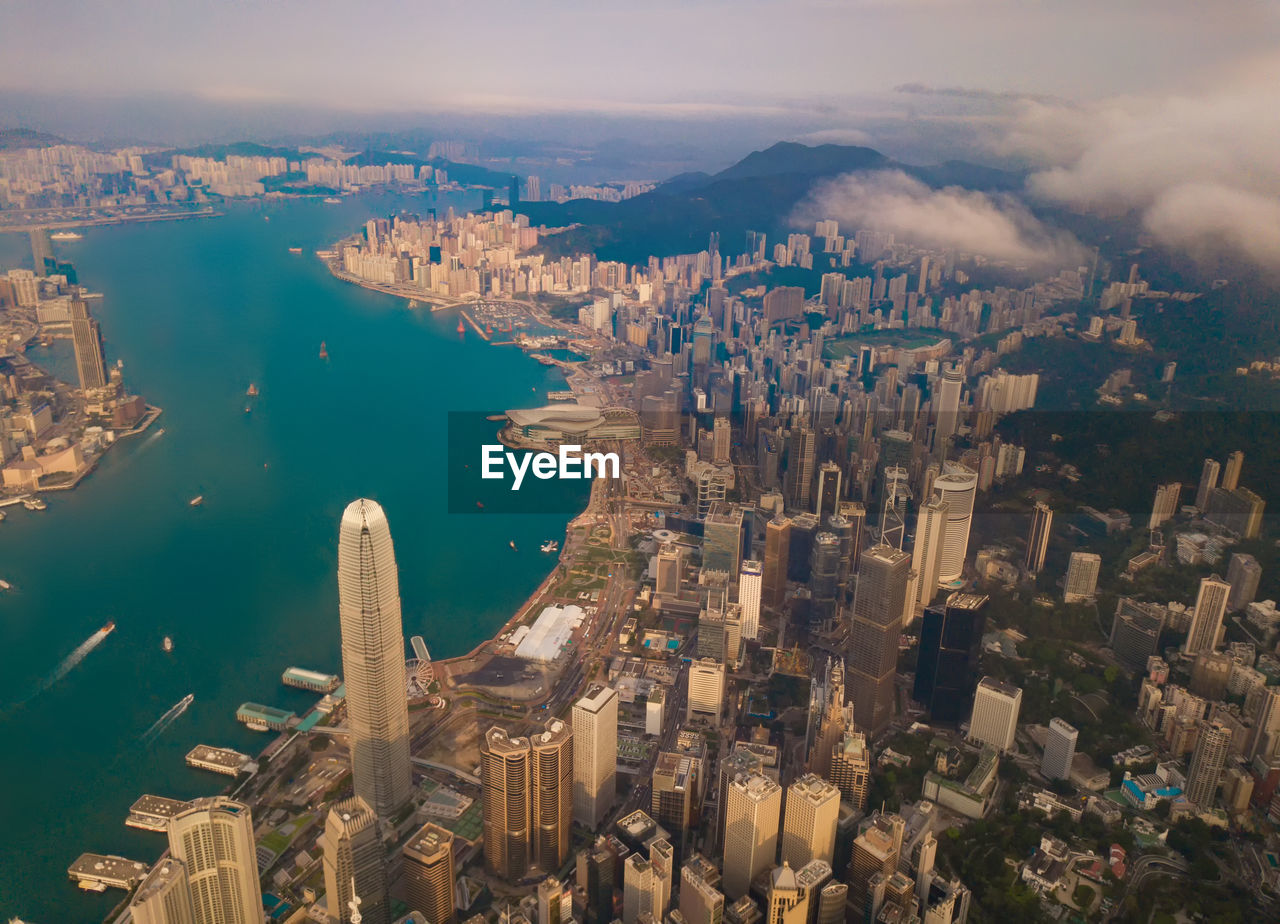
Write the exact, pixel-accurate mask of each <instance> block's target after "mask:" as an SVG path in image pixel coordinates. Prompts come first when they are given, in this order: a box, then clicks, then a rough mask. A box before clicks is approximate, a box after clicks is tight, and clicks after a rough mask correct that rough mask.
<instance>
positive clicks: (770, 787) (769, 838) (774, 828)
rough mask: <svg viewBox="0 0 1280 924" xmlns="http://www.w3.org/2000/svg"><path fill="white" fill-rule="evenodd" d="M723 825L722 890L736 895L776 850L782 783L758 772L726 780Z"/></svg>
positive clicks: (744, 890)
mask: <svg viewBox="0 0 1280 924" xmlns="http://www.w3.org/2000/svg"><path fill="white" fill-rule="evenodd" d="M726 799H727V804H726V805H725V813H724V817H725V825H724V883H723V888H724V894H725V895H726V896H728V897H729V898H730V899H739V898H741V897H742V896H744V895H746V894H747V890H748V889H749V888H750V886H751V880H752V879H754V878H755V877H756V876H758V875H760V873H762V872H764V871H765V870H766V869H769V868H770V867H771V866H773V858H774V855H775V854H776V853H777V852H778V816H779V814H780V812H781V809H782V787H780V786H779V785H778V784H777V783H775V782H774V781H773V780H771V779H769V778H768V777H767V776H762V775H760V774H758V773H756V774H750V775H743V776H739V777H738V778H736V779H734V780H733V781H731V782H730V783H729V789H728V792H727V793H726Z"/></svg>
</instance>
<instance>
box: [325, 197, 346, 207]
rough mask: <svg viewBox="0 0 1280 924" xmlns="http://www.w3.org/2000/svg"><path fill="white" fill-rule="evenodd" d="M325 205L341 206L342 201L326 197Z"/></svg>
mask: <svg viewBox="0 0 1280 924" xmlns="http://www.w3.org/2000/svg"><path fill="white" fill-rule="evenodd" d="M324 204H325V205H341V204H342V200H341V199H336V198H334V197H333V196H326V197H325V198H324Z"/></svg>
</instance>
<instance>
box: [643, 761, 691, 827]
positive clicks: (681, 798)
mask: <svg viewBox="0 0 1280 924" xmlns="http://www.w3.org/2000/svg"><path fill="white" fill-rule="evenodd" d="M651 785H652V791H651V799H650V807H651V808H652V810H653V818H654V820H655V821H657V822H658V824H660V825H662V826H663V827H664V828H666V829H667V830H668V831H670V832H671V833H672V835H674V836H676V840H677V842H678V843H683V841H684V837H685V835H686V834H687V833H688V832H689V830H690V829H691V828H693V827H694V825H696V823H697V818H698V809H699V807H700V806H699V804H698V803H699V798H698V796H699V792H700V790H701V787H702V759H701V758H699V757H698V756H696V755H694V754H685V753H681V752H679V751H661V752H659V754H658V759H657V760H656V761H655V762H654V765H653V778H652V783H651Z"/></svg>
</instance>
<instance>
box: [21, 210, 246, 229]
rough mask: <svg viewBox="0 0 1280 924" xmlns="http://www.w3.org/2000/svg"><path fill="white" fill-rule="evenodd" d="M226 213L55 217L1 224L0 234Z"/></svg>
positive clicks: (209, 211)
mask: <svg viewBox="0 0 1280 924" xmlns="http://www.w3.org/2000/svg"><path fill="white" fill-rule="evenodd" d="M223 214H225V213H224V212H219V211H216V210H215V209H214V208H213V206H209V207H208V208H207V209H200V210H199V211H196V212H157V213H156V214H154V215H115V216H109V217H102V218H84V219H78V220H77V219H71V218H66V219H55V220H53V221H40V222H30V221H28V222H23V223H22V224H17V225H0V234H21V233H24V232H28V231H41V230H44V231H58V230H62V229H67V228H97V227H103V226H106V225H130V224H144V223H146V222H152V221H182V220H184V219H188V218H217V217H219V216H221V215H223Z"/></svg>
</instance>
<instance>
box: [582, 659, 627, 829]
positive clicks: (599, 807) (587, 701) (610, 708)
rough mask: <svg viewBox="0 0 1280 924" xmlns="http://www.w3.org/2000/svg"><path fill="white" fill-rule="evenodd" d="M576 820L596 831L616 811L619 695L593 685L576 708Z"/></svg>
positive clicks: (600, 686) (608, 689) (598, 685)
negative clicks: (614, 808)
mask: <svg viewBox="0 0 1280 924" xmlns="http://www.w3.org/2000/svg"><path fill="white" fill-rule="evenodd" d="M572 722H573V819H574V821H577V822H578V823H579V824H582V825H584V826H586V827H587V828H588V829H589V830H591V831H594V830H596V828H598V827H600V822H601V821H603V820H604V816H605V815H606V814H607V813H608V811H609V809H610V808H612V807H613V800H614V796H615V794H616V791H617V775H618V693H617V691H616V690H614V689H613V688H612V687H607V686H605V685H603V684H593V685H592V686H591V688H590V689H588V690H587V694H586V695H585V696H583V697H582V699H580V700H578V701H577V702H576V703H574V704H573V716H572Z"/></svg>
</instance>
